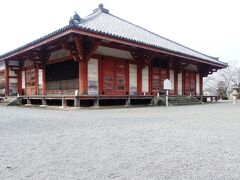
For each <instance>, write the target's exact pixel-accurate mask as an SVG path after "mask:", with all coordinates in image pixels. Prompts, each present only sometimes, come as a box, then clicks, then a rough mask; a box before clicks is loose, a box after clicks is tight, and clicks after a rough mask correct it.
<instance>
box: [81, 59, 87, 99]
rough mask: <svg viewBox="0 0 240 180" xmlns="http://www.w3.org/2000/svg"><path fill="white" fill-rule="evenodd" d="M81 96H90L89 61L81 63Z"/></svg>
mask: <svg viewBox="0 0 240 180" xmlns="http://www.w3.org/2000/svg"><path fill="white" fill-rule="evenodd" d="M79 94H81V95H87V94H88V61H87V60H82V61H80V62H79Z"/></svg>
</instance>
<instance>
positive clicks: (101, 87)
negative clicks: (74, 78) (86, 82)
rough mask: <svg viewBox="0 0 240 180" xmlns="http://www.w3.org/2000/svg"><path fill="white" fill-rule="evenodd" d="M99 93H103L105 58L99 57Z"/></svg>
mask: <svg viewBox="0 0 240 180" xmlns="http://www.w3.org/2000/svg"><path fill="white" fill-rule="evenodd" d="M98 94H99V95H102V94H103V59H100V58H99V59H98Z"/></svg>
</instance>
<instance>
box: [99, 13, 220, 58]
mask: <svg viewBox="0 0 240 180" xmlns="http://www.w3.org/2000/svg"><path fill="white" fill-rule="evenodd" d="M101 13H104V12H101V11H100V14H101ZM105 14H107V15H111V16H113V17H115V18H118V19H120V20H122V21H125V22H127V23H129V24H131V25H134V26H136V27H138V28H140V29H143V30H145V31H147V32H149V33H151V34H153V35H156V36H158V37H160V38H163V39H165V40H167V41H170V42H172V43H174V44H176V45H180V46H182V47H184V48H187V49H189V50H191V51H194V52H196V53H199V54H201V55H204V56H207V57H209V58H213V59H215V60H219V58H218V57H213V56H210V55H207V54H205V53H201V52H199V51H197V50H195V49H192V48H189V47H187V46H185V45H183V44H180V43H178V42H176V41H173V40H171V39H168V38H166V37H163V36H161V35H159V34H157V33H154V32H152V31H150V30H148V29H146V28H144V27H141V26H139V25H136V24H134V23H132V22H129V21H127V20H125V19H122V18H120V17H118V16H116V15H113V14H111V13H105Z"/></svg>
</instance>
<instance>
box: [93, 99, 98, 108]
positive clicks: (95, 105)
mask: <svg viewBox="0 0 240 180" xmlns="http://www.w3.org/2000/svg"><path fill="white" fill-rule="evenodd" d="M94 107H99V98H98V97H96V99H94Z"/></svg>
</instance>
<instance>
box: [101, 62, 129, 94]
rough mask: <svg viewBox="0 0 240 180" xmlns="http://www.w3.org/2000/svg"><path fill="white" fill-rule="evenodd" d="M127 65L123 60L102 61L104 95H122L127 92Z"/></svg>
mask: <svg viewBox="0 0 240 180" xmlns="http://www.w3.org/2000/svg"><path fill="white" fill-rule="evenodd" d="M126 72H127V65H126V63H125V62H118V61H109V60H104V61H103V91H104V94H106V95H123V94H126V92H127V75H126Z"/></svg>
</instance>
